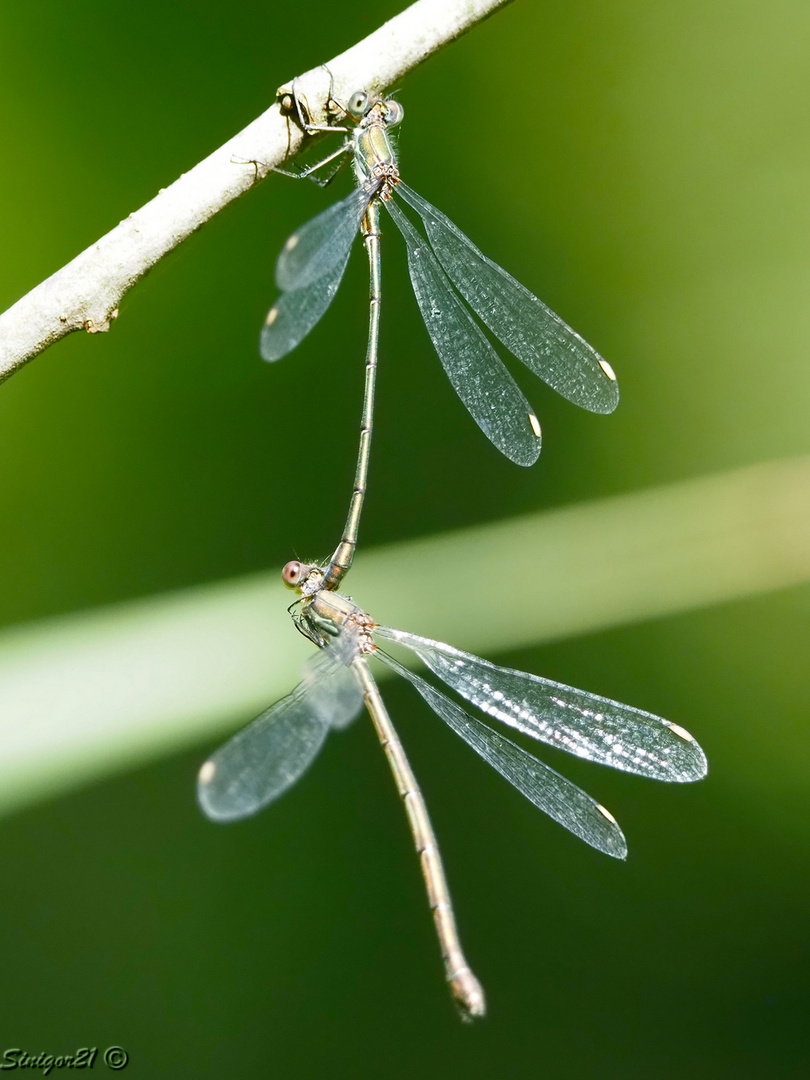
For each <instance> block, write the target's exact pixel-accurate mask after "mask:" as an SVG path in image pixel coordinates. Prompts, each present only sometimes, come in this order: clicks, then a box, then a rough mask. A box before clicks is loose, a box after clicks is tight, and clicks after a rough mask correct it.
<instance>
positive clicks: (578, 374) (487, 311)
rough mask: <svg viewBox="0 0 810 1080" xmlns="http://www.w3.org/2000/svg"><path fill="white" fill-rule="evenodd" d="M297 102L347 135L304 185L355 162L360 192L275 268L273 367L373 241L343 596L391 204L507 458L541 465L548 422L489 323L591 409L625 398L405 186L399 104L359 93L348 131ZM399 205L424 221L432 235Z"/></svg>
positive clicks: (322, 218)
mask: <svg viewBox="0 0 810 1080" xmlns="http://www.w3.org/2000/svg"><path fill="white" fill-rule="evenodd" d="M292 100H293V101H294V103H295V107H296V109H297V111H298V116H299V119H300V122H301V124H302V126H303V127H304V129H305V130H306V131H307V132H317V131H337V132H343V133H345V134H346V136H347V138H346V140H345V141H344V143H343V144H342V145H341V146H340V147H339V148H338V149H337V150H336V151H335V152H334V153H333V154H331V155H330V156H329V157H328V158H326V159H325V160H324V161H322V162H319V163H318V164H317V165H315V166H313V167H312V168H310V169H308V170H305V172H304V173H302V174H301V175H311V174H312V173H313V172H314V171H315V170H317V169H318V168H320V167H321V166H322V165H325V164H326V163H327V162H329V161H333V160H335V159H336V158H339V157H341V156H343V155H349V154H350V155H351V157H352V162H353V165H354V172H355V178H356V182H357V187H356V189H355V190H354V191H353V192H352V193H351V195H348V196H347V197H346V198H345V199H343V200H342V201H341V202H338V203H335V204H334V205H333V206H330V207H329V208H328V209H327V210H324V211H323V213H321V214H319V215H318V216H317V217H315V218H313V219H312V221H310V222H308V223H307V224H306V225H304V226H303V228H301V229H299V230H298V232H295V233H293V235H292V236H291V237H290V238H289V240H288V241H287V243H286V244H285V245H284V248H283V250H282V252H281V254H280V256H279V258H278V263H277V265H276V283H277V285H278V287H279V289H280V290H281V292H282V295H281V296H280V297H279V299H278V300H277V301H276V303H275V304H274V305H273V307H272V308H271V309H270V312H269V314H268V316H267V320H266V322H265V325H264V328H263V329H262V333H261V340H260V349H261V354H262V356H263V357H264V359H265V360H278V359H280V358H281V357H282V356H286V355H287V353H289V352H290V351H291V350H292V349H294V348H295V347H296V345H298V343H299V342H300V341H301V340H302V339H303V338H304V337H305V336H306V335H307V334H308V333H309V331H310V330H311V329H312V328H313V327H314V326H315V324H316V323H317V322H318V321H319V319H320V318H321V316H322V315H323V314H324V312H325V311H326V309H327V308H328V306H329V304H330V303H331V302H332V299H333V297H334V295H335V293H336V292H337V289H338V286H339V285H340V282H341V279H342V277H343V274H344V271H345V269H346V264H347V263H348V259H349V252H350V250H351V245H352V242H353V240H354V237H355V236H356V235H357V233H358V232H361V233H362V235H363V238H364V242H365V246H366V250H367V253H368V259H369V269H370V289H369V296H370V307H369V335H368V348H367V353H366V385H365V399H364V406H363V418H362V428H361V438H360V452H359V454H358V462H357V470H356V476H355V489H354V494H353V497H352V503H351V507H350V511H349V516H348V520H347V523H346V530H345V533H344V537H343V539H342V541H341V546H340V547H339V548H338V550H337V551H336V552H335V555H334V556H333V559H332V563H331V566H330V568H329V571H328V574H327V587H328V588H330V589H333V588H336V587H337V585H338V584H339V582H340V579H341V578H342V577H343V576H344V574H345V573H346V571H347V570H348V567H349V565H350V564H351V560H352V556H353V553H354V548H355V545H356V541H357V530H358V526H359V519H360V513H361V510H362V503H363V497H364V494H365V489H366V482H367V476H368V457H369V447H370V442H371V432H372V424H373V411H374V384H375V375H376V367H377V351H378V341H379V320H380V304H381V300H382V291H381V270H380V243H379V240H380V205H381V204H382V205H384V206H385V208H386V210H387V211H388V213H389V214H390V215H391V217H392V218H393V220H394V222H395V224H396V225H397V228H398V229H399V231H400V232H401V233H402V236H403V238H404V240H405V246H406V249H407V253H408V268H409V271H410V276H411V282H412V284H413V289H414V293H415V294H416V299H417V301H418V304H419V308H420V310H421V313H422V318H423V319H424V322H425V326H426V327H427V330H428V333H429V335H430V338H431V340H432V341H433V344H434V346H435V348H436V352H437V353H438V354H439V359H440V360H441V362H442V364H443V366H444V369H445V371H446V372H447V375H448V377H449V379H450V382H451V383H452V385H453V388H454V389H455V391H456V393H457V394H458V396H459V397H460V398H461V400H462V402H463V403H464V405H465V406H466V407H467V409H468V410H469V412H470V414H471V416H472V417H473V419H474V420H475V421H476V423H477V424H478V426H479V427H480V428H481V430H482V431H483V432H484V434H485V435H486V436H487V437H488V438H489V439H490V441H491V442H492V443H493V444H494V445H495V446H496V447H497V448H498V449H499V450H500V451H501V452H502V453H504V454H505V455H506V456H507V457H508V458H510V459H511V460H512V461H514V462H516V463H517V464H519V465H531V464H533V462H535V461H536V460H537V456H538V454H539V453H540V442H541V431H540V423H539V421H538V419H537V417H536V416H535V414H534V412H533V410H532V409H531V407H530V406H529V403H528V401H527V400H526V398H525V397H524V395H523V393H522V392H521V390H520V389H519V388H518V385H517V383H516V382H515V380H514V379H513V378H512V376H511V375H510V373H509V371H508V370H507V368H506V366H505V365H504V363H503V361H502V360H501V359H500V357H499V356H498V354H497V352H496V351H495V349H494V348H493V346H492V344H491V343H490V341H489V338H488V337H487V336H486V335H485V334H484V332H483V330H482V328H481V325H480V323H483V325H484V326H485V327H486V328H487V329H488V330H489V331H490V333H491V334H492V335H493V336H494V337H495V338H497V339H498V340H499V341H500V342H501V343H502V344H503V345H504V346H505V347H506V348H507V349H508V350H509V351H510V352H511V353H512V354H513V355H514V356H515V357H517V359H518V360H520V361H522V362H523V363H524V364H525V365H526V366H527V367H528V368H529V370H530V371H533V372H534V373H535V374H536V375H538V376H539V377H540V378H541V379H542V380H543V381H544V382H546V383H547V384H548V385H549V386H550V387H552V388H553V389H554V390H556V391H557V392H558V393H560V394H561V395H562V396H563V397H565V398H567V399H568V400H569V401H572V402H574V404H576V405H580V406H582V408H584V409H588V410H589V411H591V412H596V413H609V412H612V411H613V409H615V408H616V405H617V404H618V400H619V391H618V386H617V384H616V376H615V375H614V373H613V369H612V368H611V366H610V365H609V364H608V362H607V361H606V360H603V359H602V357H600V356H599V354H598V353H597V352H595V350H594V349H592V348H591V346H590V345H588V343H587V342H586V341H584V340H583V339H582V338H581V337H580V336H579V334H577V333H576V332H575V331H574V330H572V329H571V328H570V327H569V326H567V325H566V323H564V322H563V320H562V319H560V318H559V316H557V315H555V314H554V312H553V311H551V310H550V308H548V307H546V305H545V304H544V303H542V301H541V300H538V298H537V297H536V296H534V295H533V294H532V293H530V292H529V290H528V289H526V288H524V286H523V285H521V284H520V283H519V282H518V281H516V280H515V279H514V278H513V277H511V275H509V274H507V272H506V271H505V270H503V269H501V267H500V266H498V265H496V264H495V263H494V262H492V261H491V260H490V259H488V258H487V257H486V256H485V255H483V254H482V253H481V252H480V251H479V250H478V248H477V247H476V246H475V245H474V244H473V243H472V241H470V240H469V239H468V238H467V237H466V236H465V235H464V233H462V232H461V230H460V229H458V228H457V227H456V226H455V225H454V224H453V223H452V222H451V221H450V220H449V219H448V218H447V217H445V215H444V214H442V213H441V212H440V211H439V210H437V209H436V208H435V207H434V206H431V204H430V203H429V202H427V201H426V200H425V199H423V198H422V197H421V196H419V195H417V193H416V192H415V191H413V190H412V189H411V188H409V187H408V185H407V184H405V183H403V182H402V180H401V179H400V175H399V167H398V165H397V158H396V153H395V150H394V146H393V143H392V138H391V131H390V129H391V128H393V127H395V126H396V125H397V124H399V123H400V122H401V120H402V118H403V115H404V110H403V108H402V105H401V104H400V103H399V102H397V101H394V100H391V99H387V100H386V99H381V98H374V97H369V95H367V94H366V93H364V92H362V91H361V92H358V93H356V94H353V95H352V97H351V99H350V100H349V102H348V104H347V105H346V106H345V107H344V106H340V108H341V109H342V111H343V112H344V114H345V115H346V117H347V118H348V119H350V120H353V121H355V122H356V126H354V127H352V128H348V127H342V126H318V125H312V124H309V123H307V121H306V120H305V118H304V116H303V113H302V111H301V104H300V101H299V99H298V97H297V96H295V95H293V96H292ZM344 160H345V158H344ZM395 195H398V196H399V197H400V198H401V199H402V201H403V202H404V203H405V204H407V206H408V207H410V209H411V210H412V211H413V212H414V213H415V214H416V215H417V217H418V218H419V219H420V220H421V223H422V226H423V228H424V235H423V234H422V233H420V232H419V230H418V229H417V228H416V226H415V225H414V224H413V222H412V221H411V220H410V218H409V217H408V216H407V215H406V214H405V213H404V212H403V210H402V209H401V207H400V206H399V204H398V203H397V201H395V199H394V198H393V196H395ZM476 317H477V319H476Z"/></svg>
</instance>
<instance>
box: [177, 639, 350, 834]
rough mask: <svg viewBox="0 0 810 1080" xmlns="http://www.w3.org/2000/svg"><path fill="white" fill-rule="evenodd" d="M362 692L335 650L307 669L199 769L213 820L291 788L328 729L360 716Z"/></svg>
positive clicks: (201, 796) (200, 792)
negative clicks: (286, 692)
mask: <svg viewBox="0 0 810 1080" xmlns="http://www.w3.org/2000/svg"><path fill="white" fill-rule="evenodd" d="M362 704H363V692H362V690H361V689H360V685H359V683H358V682H357V679H356V677H355V675H354V673H353V671H352V670H351V668H348V667H346V666H344V662H343V658H342V657H340V656H339V655H333V654H332V649H331V648H326V649H324V650H323V651H322V652H320V653H319V654H318V656H317V657H315V658H314V659H313V660H312V661H311V662H310V663H309V664H308V665H307V667H306V668H305V670H304V678H303V681H302V682H300V683H299V684H298V686H296V688H295V689H294V690H293V692H292V693H291V694H290V695H289V696H288V697H285V698H282V699H281V701H277V702H276V704H275V705H272V706H271V707H270V708H269V709H267V711H266V712H263V713H262V714H261V716H258V717H257V718H256V719H255V720H254V721H253V722H252V723H251V724H248V726H247V727H246V728H244V729H243V730H242V731H240V732H238V733H237V734H236V735H234V737H233V738H232V739H230V740H229V741H228V742H226V743H225V745H224V746H221V747H220V748H219V750H217V751H216V753H215V754H213V755H212V756H211V757H210V758H209V759H208V761H206V762H205V764H204V765H203V766H202V768H201V769H200V774H199V778H198V781H197V798H198V800H199V803H200V807H201V808H202V810H203V813H204V814H206V815H207V816H208V817H209V818H213V820H215V821H235V820H237V819H238V818H243V817H248V816H249V815H250V814H255V813H256V812H257V811H258V810H261V809H262V807H264V806H267V805H268V803H271V802H273V800H274V799H277V798H278V797H279V796H280V795H283V794H284V792H285V791H286V790H287V788H289V787H291V786H292V785H293V784H294V783H295V782H296V780H297V779H298V778H299V777H300V776H301V774H302V773H303V772H304V771H305V770H306V769H307V768H308V766H309V764H310V763H311V762H312V760H313V759H314V757H315V755H316V754H317V753H318V751H319V750H320V748H321V745H322V743H323V741H324V739H325V738H326V733H327V732H328V730H329V728H330V727H336V728H339V727H345V726H346V725H347V724H348V723H350V722H351V721H352V720H353V719H354V717H355V716H357V714H358V712H359V711H360V708H361V707H362Z"/></svg>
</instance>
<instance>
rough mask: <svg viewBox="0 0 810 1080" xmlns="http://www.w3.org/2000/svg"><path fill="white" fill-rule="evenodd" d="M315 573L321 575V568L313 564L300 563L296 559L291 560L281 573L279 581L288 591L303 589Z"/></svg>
mask: <svg viewBox="0 0 810 1080" xmlns="http://www.w3.org/2000/svg"><path fill="white" fill-rule="evenodd" d="M315 573H317V574H318V575H321V568H320V567H319V566H317V565H316V564H315V563H302V562H299V561H298V559H291V560H290V562H288V563H286V564H285V566H284V569H283V570H282V571H281V580H282V581H283V582H284V584H285V585H286V586H287V588H288V589H303V588H304V585H305V584H306V582H307V581H308V580H309V578H310V577H311V576H313V575H314V574H315ZM321 576H322V575H321Z"/></svg>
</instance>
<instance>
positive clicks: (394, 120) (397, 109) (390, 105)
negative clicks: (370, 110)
mask: <svg viewBox="0 0 810 1080" xmlns="http://www.w3.org/2000/svg"><path fill="white" fill-rule="evenodd" d="M404 115H405V110H404V108H403V107H402V106H401V105H400V103H399V102H398V101H386V103H385V119H386V120H387V121H388V123H389V124H390V125H391V126H392V127H393V126H394V124H401V123H402V118H403V116H404Z"/></svg>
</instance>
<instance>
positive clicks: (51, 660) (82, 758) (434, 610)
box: [0, 458, 810, 810]
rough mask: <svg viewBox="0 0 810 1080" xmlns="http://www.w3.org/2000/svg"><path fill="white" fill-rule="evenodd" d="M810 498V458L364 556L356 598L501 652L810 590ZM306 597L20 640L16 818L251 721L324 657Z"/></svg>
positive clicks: (469, 645)
mask: <svg viewBox="0 0 810 1080" xmlns="http://www.w3.org/2000/svg"><path fill="white" fill-rule="evenodd" d="M809 493H810V458H795V459H788V460H783V461H774V462H770V463H767V464H761V465H755V466H751V467H748V468H744V469H738V470H734V471H732V472H727V473H723V474H720V475H717V476H710V477H705V478H702V479H698V480H691V481H687V482H684V483H679V484H673V485H670V486H667V487H661V488H654V489H649V490H646V491H641V492H637V493H634V494H632V495H623V496H619V497H616V498H611V499H605V500H602V501H599V502H593V503H588V504H584V505H579V506H572V507H567V508H563V509H560V510H553V511H549V512H546V513H543V514H537V515H533V516H530V517H523V518H517V519H514V520H510V521H501V522H497V523H495V524H491V525H484V526H479V527H477V528H473V529H466V530H464V531H461V532H457V533H448V534H445V535H442V536H437V537H434V538H430V539H425V540H418V541H412V542H409V543H403V544H396V545H391V546H389V547H385V548H378V549H372V550H371V551H370V552H368V551H364V552H361V553H360V554H359V555H358V558H357V561H356V564H355V569H354V570H353V571H352V582H351V588H352V592H353V595H354V596H355V598H356V599H358V600H359V601H360V602H362V604H363V605H364V606H365V607H366V608H367V609H368V610H369V611H370V612H372V614H373V615H374V617H375V618H377V619H378V620H379V621H380V622H385V623H387V624H389V625H392V626H399V627H401V628H403V629H407V630H411V631H413V632H415V633H420V634H425V635H427V636H430V637H434V638H438V639H440V640H443V641H449V642H450V643H452V644H453V645H456V646H458V647H460V648H463V649H470V650H473V651H475V652H480V653H484V654H487V655H490V656H492V655H494V654H497V653H498V652H501V651H504V650H508V649H514V648H520V647H526V646H529V645H533V644H536V643H538V642H543V641H551V640H556V639H560V638H565V637H568V636H571V635H574V634H583V633H588V632H592V631H596V630H601V629H604V628H606V627H610V626H619V625H621V624H623V623H630V622H637V621H640V620H642V619H650V618H655V617H661V616H665V615H668V614H672V613H674V612H678V611H687V610H689V609H691V608H697V607H702V606H706V605H711V604H717V603H721V602H723V601H728V600H734V599H737V598H740V597H745V596H749V595H752V594H755V593H761V592H766V591H768V590H771V589H778V588H782V587H785V586H790V585H795V584H799V583H801V582H805V581H807V580H808V579H810V494H809ZM291 599H292V596H291V594H290V593H289V592H288V591H287V590H286V589H284V588H283V586H282V585H281V582H280V578H279V573H278V570H277V569H274V570H273V571H272V572H269V573H263V574H257V575H255V576H252V577H249V578H244V579H241V580H238V581H229V582H224V583H220V584H216V585H207V586H201V587H199V588H196V589H190V590H187V591H184V592H181V593H175V594H169V595H162V596H158V597H154V598H149V599H146V600H141V601H137V602H133V603H127V604H122V605H120V606H116V607H114V608H108V609H103V610H100V611H92V612H85V613H80V614H77V615H71V616H65V617H62V618H58V619H52V620H48V621H44V622H40V623H36V624H31V625H25V626H20V627H16V628H12V629H11V630H7V631H5V632H4V633H3V634H2V635H0V762H1V763H2V766H1V767H0V775H1V776H2V781H1V782H0V809H2V810H8V809H11V808H13V807H15V806H19V805H22V804H25V803H28V802H32V801H34V800H36V799H38V798H41V797H44V796H46V795H49V794H54V793H56V792H58V791H60V790H65V789H67V788H70V787H72V786H74V785H76V784H78V783H80V782H85V781H88V780H90V779H93V778H96V777H99V776H102V775H104V774H106V773H110V772H113V771H114V770H117V769H123V768H129V767H132V766H134V765H138V764H140V763H142V762H144V761H146V760H148V759H150V758H155V757H157V756H158V755H160V754H162V753H166V752H168V751H171V750H176V749H179V748H181V747H184V746H188V745H190V744H192V743H194V742H197V741H202V740H204V739H214V737H215V736H219V734H221V733H222V732H223V731H224V730H225V729H226V728H227V727H229V726H234V725H236V724H239V723H243V722H246V721H247V720H249V719H250V718H251V716H252V714H254V713H256V712H258V711H259V710H260V709H262V708H263V707H265V706H266V705H268V704H269V703H271V702H272V701H273V700H274V699H275V698H277V697H280V696H281V695H282V694H284V693H285V692H287V691H289V690H290V689H291V688H292V686H293V685H294V683H295V682H296V681H297V673H298V670H299V667H300V665H301V663H302V662H303V660H304V659H305V658H306V657H307V655H309V653H310V652H311V647H310V646H309V645H308V643H306V642H305V641H304V640H303V639H302V638H301V637H300V636H299V635H298V634H296V633H295V632H294V630H293V628H292V626H291V625H290V621H289V617H288V616H287V613H286V607H287V605H288V604H289V603H290V601H291ZM587 681H588V680H587V672H585V671H583V673H582V683H583V684H585V685H587ZM605 689H606V691H607V692H609V689H610V688H609V687H608V688H605ZM201 756H202V754H201ZM189 782H191V781H189Z"/></svg>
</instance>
